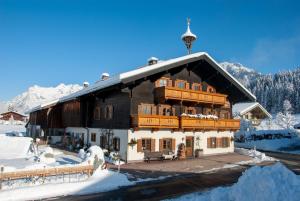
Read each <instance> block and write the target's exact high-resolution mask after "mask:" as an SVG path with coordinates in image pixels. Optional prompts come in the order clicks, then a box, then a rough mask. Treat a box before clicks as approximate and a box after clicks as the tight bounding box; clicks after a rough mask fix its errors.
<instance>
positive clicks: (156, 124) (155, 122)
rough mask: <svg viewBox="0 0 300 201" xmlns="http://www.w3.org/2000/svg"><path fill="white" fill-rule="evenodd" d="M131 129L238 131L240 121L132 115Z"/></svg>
mask: <svg viewBox="0 0 300 201" xmlns="http://www.w3.org/2000/svg"><path fill="white" fill-rule="evenodd" d="M132 127H133V128H158V129H186V130H238V129H240V120H237V119H217V120H214V119H199V118H192V117H177V116H160V115H133V116H132Z"/></svg>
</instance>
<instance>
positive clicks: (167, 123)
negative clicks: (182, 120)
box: [131, 115, 179, 129]
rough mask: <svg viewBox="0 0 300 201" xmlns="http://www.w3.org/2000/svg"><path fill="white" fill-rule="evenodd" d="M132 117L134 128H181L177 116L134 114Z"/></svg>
mask: <svg viewBox="0 0 300 201" xmlns="http://www.w3.org/2000/svg"><path fill="white" fill-rule="evenodd" d="M131 119H132V121H131V122H132V126H133V127H134V128H169V129H176V128H179V119H178V117H177V116H161V115H133V116H132V118H131Z"/></svg>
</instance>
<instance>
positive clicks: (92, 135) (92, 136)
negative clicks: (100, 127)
mask: <svg viewBox="0 0 300 201" xmlns="http://www.w3.org/2000/svg"><path fill="white" fill-rule="evenodd" d="M91 141H92V142H96V133H91Z"/></svg>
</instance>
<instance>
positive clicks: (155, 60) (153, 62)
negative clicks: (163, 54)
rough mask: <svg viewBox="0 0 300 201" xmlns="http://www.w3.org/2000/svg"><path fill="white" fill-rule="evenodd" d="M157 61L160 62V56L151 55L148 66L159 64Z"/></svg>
mask: <svg viewBox="0 0 300 201" xmlns="http://www.w3.org/2000/svg"><path fill="white" fill-rule="evenodd" d="M157 62H158V58H156V57H150V58H149V59H148V66H150V65H153V64H157Z"/></svg>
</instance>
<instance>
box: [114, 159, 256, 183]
mask: <svg viewBox="0 0 300 201" xmlns="http://www.w3.org/2000/svg"><path fill="white" fill-rule="evenodd" d="M249 160H252V158H251V157H249V156H245V155H240V154H238V153H227V154H220V155H210V156H202V157H201V158H193V159H186V160H175V161H169V160H165V161H163V162H161V161H151V162H150V163H147V162H136V163H128V164H124V165H122V166H121V172H123V173H125V174H127V176H128V177H129V179H132V180H138V179H145V178H158V177H161V176H175V175H182V174H195V173H201V172H204V171H208V170H212V169H215V170H217V169H219V168H223V167H224V166H225V167H228V168H229V167H231V168H234V167H238V166H241V165H236V163H239V162H241V161H249ZM246 166H248V165H246ZM108 168H110V169H117V166H114V165H109V166H108Z"/></svg>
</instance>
